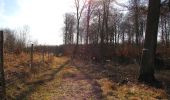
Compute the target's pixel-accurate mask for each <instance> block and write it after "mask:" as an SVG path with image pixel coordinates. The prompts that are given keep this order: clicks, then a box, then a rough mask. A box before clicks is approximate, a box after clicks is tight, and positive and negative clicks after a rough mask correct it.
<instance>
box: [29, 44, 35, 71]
mask: <svg viewBox="0 0 170 100" xmlns="http://www.w3.org/2000/svg"><path fill="white" fill-rule="evenodd" d="M33 48H34V45H33V44H31V60H30V67H31V68H32V67H33Z"/></svg>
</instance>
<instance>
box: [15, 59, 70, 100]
mask: <svg viewBox="0 0 170 100" xmlns="http://www.w3.org/2000/svg"><path fill="white" fill-rule="evenodd" d="M68 63H69V61H67V62H66V63H64V64H62V65H61V66H60V67H59V68H56V69H53V71H52V72H51V74H44V75H43V76H41V77H42V78H43V79H41V80H38V81H35V82H29V83H26V85H27V86H28V89H27V90H25V91H23V92H22V93H21V94H19V95H17V96H16V100H24V99H26V98H27V97H28V96H29V95H30V94H32V93H33V92H34V91H35V90H36V88H37V87H38V86H40V85H42V84H44V83H47V82H50V81H52V80H54V78H55V76H56V74H57V73H58V72H60V71H61V70H62V69H63V68H64V67H65V66H66V65H67V64H68Z"/></svg>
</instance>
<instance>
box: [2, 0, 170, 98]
mask: <svg viewBox="0 0 170 100" xmlns="http://www.w3.org/2000/svg"><path fill="white" fill-rule="evenodd" d="M73 1H74V12H67V13H65V14H64V22H63V28H62V36H63V44H62V45H56V46H53V45H48V44H44V45H43V44H38V42H37V41H36V40H32V39H31V38H30V37H29V27H28V26H24V27H22V28H21V29H18V30H12V29H10V28H2V29H1V30H2V31H0V100H169V99H170V78H169V75H170V0H122V1H120V0H73Z"/></svg>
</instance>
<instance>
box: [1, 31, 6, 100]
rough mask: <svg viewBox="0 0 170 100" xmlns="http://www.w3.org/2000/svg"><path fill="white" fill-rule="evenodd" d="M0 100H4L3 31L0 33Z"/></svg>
mask: <svg viewBox="0 0 170 100" xmlns="http://www.w3.org/2000/svg"><path fill="white" fill-rule="evenodd" d="M0 100H6V89H5V75H4V62H3V31H0Z"/></svg>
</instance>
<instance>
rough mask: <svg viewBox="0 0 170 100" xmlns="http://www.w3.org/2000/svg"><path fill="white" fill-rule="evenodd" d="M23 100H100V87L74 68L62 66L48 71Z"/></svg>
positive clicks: (66, 65) (67, 65)
mask: <svg viewBox="0 0 170 100" xmlns="http://www.w3.org/2000/svg"><path fill="white" fill-rule="evenodd" d="M42 78H43V79H44V80H41V81H39V82H34V84H36V83H37V85H39V86H37V87H35V88H34V87H32V88H34V91H32V92H31V93H30V95H29V96H27V97H26V98H25V99H28V100H100V99H102V96H101V93H102V92H101V90H100V86H99V85H98V84H97V82H95V81H94V80H93V79H91V78H89V77H88V76H87V75H85V74H83V73H81V71H80V70H78V69H77V68H76V67H75V66H71V65H70V64H64V65H60V66H56V67H54V68H53V69H50V70H48V71H47V72H46V74H44V75H43V77H42Z"/></svg>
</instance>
